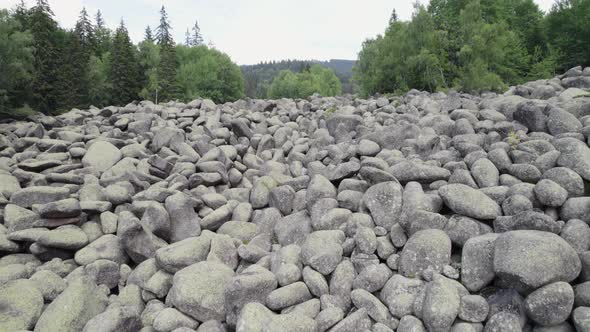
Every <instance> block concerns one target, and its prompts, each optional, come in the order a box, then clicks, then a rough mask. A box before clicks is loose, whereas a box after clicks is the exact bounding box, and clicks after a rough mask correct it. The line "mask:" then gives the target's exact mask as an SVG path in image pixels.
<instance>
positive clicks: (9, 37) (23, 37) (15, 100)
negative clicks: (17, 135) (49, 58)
mask: <svg viewBox="0 0 590 332" xmlns="http://www.w3.org/2000/svg"><path fill="white" fill-rule="evenodd" d="M21 30H22V26H21V24H20V22H19V20H18V19H16V18H13V17H11V16H10V15H9V13H8V11H6V10H0V59H1V60H0V113H4V114H6V113H7V112H8V110H10V109H12V108H14V107H18V106H21V105H22V99H23V97H25V96H23V93H26V91H27V90H28V82H29V81H30V79H31V77H32V71H33V50H32V48H31V45H32V42H33V39H32V36H31V34H30V33H29V32H28V31H24V32H23V31H21Z"/></svg>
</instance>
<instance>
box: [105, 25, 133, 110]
mask: <svg viewBox="0 0 590 332" xmlns="http://www.w3.org/2000/svg"><path fill="white" fill-rule="evenodd" d="M133 47H134V46H133V44H132V43H131V40H130V39H129V33H128V32H127V28H126V27H125V23H124V22H123V21H122V20H121V24H120V25H119V27H118V28H117V30H116V31H115V37H114V39H113V46H112V48H111V67H110V71H109V77H110V80H111V83H112V93H111V96H112V99H113V100H112V102H113V104H115V105H125V104H127V103H129V102H131V101H133V100H134V99H135V98H136V97H137V92H138V70H137V61H136V59H135V52H134V50H133Z"/></svg>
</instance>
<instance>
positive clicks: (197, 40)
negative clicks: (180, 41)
mask: <svg viewBox="0 0 590 332" xmlns="http://www.w3.org/2000/svg"><path fill="white" fill-rule="evenodd" d="M202 44H203V36H202V35H201V28H200V27H199V22H198V21H195V25H194V26H193V37H192V40H191V46H199V45H202Z"/></svg>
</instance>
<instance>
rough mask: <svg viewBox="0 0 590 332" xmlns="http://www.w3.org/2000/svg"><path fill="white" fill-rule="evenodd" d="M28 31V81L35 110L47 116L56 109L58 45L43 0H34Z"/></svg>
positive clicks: (51, 16) (53, 21)
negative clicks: (30, 74) (30, 55)
mask: <svg viewBox="0 0 590 332" xmlns="http://www.w3.org/2000/svg"><path fill="white" fill-rule="evenodd" d="M29 22H30V30H31V33H32V35H33V49H34V51H33V56H34V61H33V67H34V75H33V80H32V91H33V103H34V106H35V109H37V110H39V111H41V112H43V113H49V112H52V111H55V110H56V109H57V106H58V91H57V84H56V83H57V77H58V70H59V54H60V50H59V46H58V43H57V38H58V35H57V32H58V26H57V22H55V20H54V19H53V12H52V11H51V9H50V8H49V5H48V4H47V1H46V0H37V6H35V7H33V8H32V9H31V14H30V20H29Z"/></svg>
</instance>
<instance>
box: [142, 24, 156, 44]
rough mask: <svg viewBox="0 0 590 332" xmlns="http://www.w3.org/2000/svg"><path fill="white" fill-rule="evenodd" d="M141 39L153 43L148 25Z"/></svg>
mask: <svg viewBox="0 0 590 332" xmlns="http://www.w3.org/2000/svg"><path fill="white" fill-rule="evenodd" d="M143 38H144V40H145V41H147V42H150V43H153V42H154V36H153V35H152V28H150V26H149V25H148V26H147V27H146V28H145V32H144V34H143Z"/></svg>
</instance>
